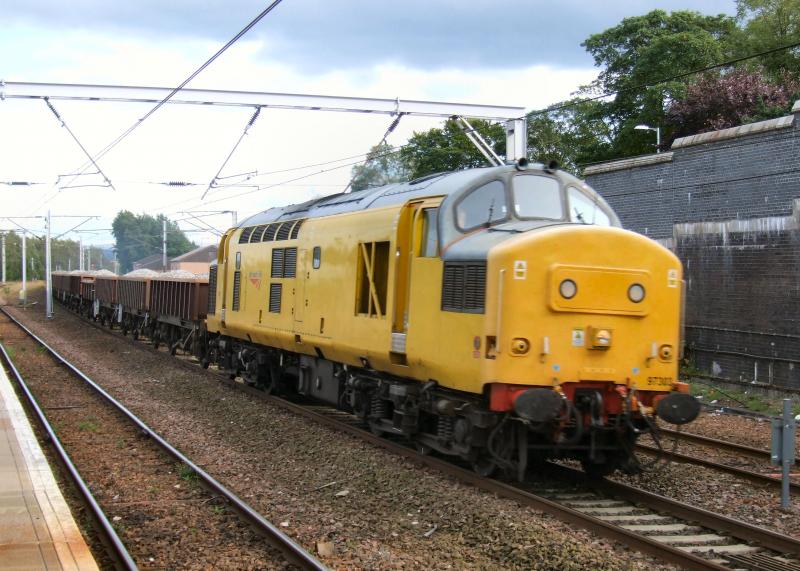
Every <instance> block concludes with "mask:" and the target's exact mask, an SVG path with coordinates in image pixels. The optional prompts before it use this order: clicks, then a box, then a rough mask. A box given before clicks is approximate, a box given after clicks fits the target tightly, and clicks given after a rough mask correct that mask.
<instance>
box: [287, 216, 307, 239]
mask: <svg viewBox="0 0 800 571" xmlns="http://www.w3.org/2000/svg"><path fill="white" fill-rule="evenodd" d="M303 222H304V221H303V220H298V221H297V222H295V224H294V226H293V227H292V235H291V236H289V239H290V240H294V239H295V238H297V235H298V234H300V226H302V225H303Z"/></svg>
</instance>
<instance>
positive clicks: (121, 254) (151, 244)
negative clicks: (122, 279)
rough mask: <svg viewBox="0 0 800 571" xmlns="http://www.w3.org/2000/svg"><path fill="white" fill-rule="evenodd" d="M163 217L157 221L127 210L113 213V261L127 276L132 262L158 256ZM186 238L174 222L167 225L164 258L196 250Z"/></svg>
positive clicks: (160, 215)
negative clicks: (115, 257) (114, 249)
mask: <svg viewBox="0 0 800 571" xmlns="http://www.w3.org/2000/svg"><path fill="white" fill-rule="evenodd" d="M164 220H165V217H164V215H163V214H159V215H158V216H157V217H154V216H150V215H149V214H134V213H133V212H129V211H127V210H122V211H120V212H118V213H117V216H116V217H115V218H114V222H113V223H112V224H111V229H112V234H114V239H115V240H116V247H115V248H116V251H117V257H118V258H119V263H120V270H121V271H122V272H123V273H124V272H128V271H130V270H131V269H132V268H133V262H135V261H137V260H140V259H142V258H146V257H147V256H152V255H153V254H158V253H160V252H161V251H162V247H161V240H162V224H163V221H164ZM196 247H197V246H196V245H195V244H193V243H192V242H191V241H189V239H188V238H187V237H186V235H185V234H184V233H183V232H181V230H180V229H179V228H178V224H177V223H176V222H172V221H170V220H168V221H167V257H168V258H174V257H175V256H180V255H181V254H185V253H186V252H188V251H190V250H192V249H193V248H196Z"/></svg>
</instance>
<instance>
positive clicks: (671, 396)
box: [202, 161, 699, 478]
mask: <svg viewBox="0 0 800 571" xmlns="http://www.w3.org/2000/svg"><path fill="white" fill-rule="evenodd" d="M209 286H210V292H209V312H208V317H207V324H206V326H207V333H206V342H205V344H204V347H205V350H204V354H203V355H202V357H203V359H204V364H206V366H207V365H208V364H209V363H215V364H216V365H217V366H219V367H220V368H221V369H222V370H226V371H228V372H230V374H231V375H241V376H242V377H243V378H244V379H245V380H246V381H247V382H248V383H251V384H253V385H256V386H260V387H262V388H264V389H266V390H279V391H286V392H296V393H300V394H304V395H308V396H310V397H313V398H316V399H320V400H322V401H325V402H328V403H330V404H333V405H335V406H338V407H341V408H344V409H347V410H351V411H353V412H354V413H355V414H357V415H359V416H360V417H362V418H363V419H365V420H366V421H367V422H369V425H370V427H371V428H372V430H373V431H374V432H376V433H382V434H398V435H403V436H406V437H408V438H410V439H412V440H413V441H414V442H415V443H416V445H417V447H418V448H419V449H420V450H421V451H431V450H436V451H438V452H440V453H443V454H448V455H455V456H460V457H462V458H464V459H465V460H467V461H469V462H472V464H473V466H474V467H475V468H476V469H477V470H478V471H480V472H483V473H488V472H491V471H492V470H493V469H495V468H497V467H500V468H503V469H505V470H507V471H510V472H512V473H516V474H517V475H518V476H519V477H520V478H522V477H524V474H525V471H526V469H527V466H528V465H530V464H531V461H532V460H538V459H544V458H548V457H570V458H575V459H578V460H580V461H581V462H583V464H584V467H585V468H586V469H587V471H590V472H593V473H600V474H602V473H607V472H609V471H611V470H613V469H616V468H623V469H632V468H634V467H635V460H634V459H633V457H632V447H633V444H634V442H635V440H636V438H637V436H638V435H639V434H640V433H642V432H645V431H648V430H654V429H655V428H654V423H653V417H654V416H656V415H660V416H661V417H662V418H664V419H665V420H667V421H668V422H671V423H675V424H683V423H686V422H690V421H691V420H693V419H694V418H695V417H696V416H697V414H698V412H699V405H698V403H697V401H696V400H695V399H693V398H692V397H691V396H690V395H688V394H687V393H686V389H687V387H686V385H684V384H682V383H680V382H678V377H677V372H678V363H677V360H678V359H677V358H678V353H679V347H680V342H681V340H680V327H681V308H682V301H681V296H682V276H681V265H680V262H679V261H678V259H677V258H676V257H675V256H674V255H673V254H672V253H671V252H669V251H668V250H667V249H665V248H663V247H661V246H660V245H658V244H657V243H655V242H653V241H652V240H649V239H648V238H646V237H644V236H641V235H639V234H635V233H633V232H629V231H626V230H623V229H622V228H621V227H620V223H619V220H618V218H617V216H616V215H615V214H614V212H613V211H612V210H611V208H610V207H609V206H608V205H607V204H606V202H605V201H604V200H603V199H602V198H601V197H600V196H599V195H598V194H597V193H595V192H594V191H593V190H592V189H590V188H589V187H588V186H587V185H586V184H584V183H583V182H582V181H580V180H579V179H577V178H575V177H573V176H571V175H569V174H567V173H565V172H563V171H559V170H557V169H555V168H551V167H546V166H544V165H534V164H531V165H529V164H526V163H525V161H521V162H520V163H518V164H517V165H509V166H504V167H493V168H484V169H472V170H465V171H460V172H453V173H442V174H435V175H430V176H427V177H423V178H420V179H417V180H413V181H410V182H407V183H402V184H393V185H389V186H384V187H381V188H374V189H369V190H363V191H359V192H351V193H347V194H340V195H336V196H330V197H325V198H321V199H317V200H312V201H309V202H306V203H304V204H299V205H292V206H287V207H283V208H272V209H270V210H267V211H265V212H262V213H260V214H257V215H255V216H253V217H251V218H249V219H247V220H245V221H244V222H243V223H242V224H241V225H240V226H239V227H237V228H232V229H230V230H228V232H226V233H225V235H224V236H223V238H222V241H221V244H220V248H219V254H218V259H217V263H216V265H215V266H212V268H211V274H210V278H209Z"/></svg>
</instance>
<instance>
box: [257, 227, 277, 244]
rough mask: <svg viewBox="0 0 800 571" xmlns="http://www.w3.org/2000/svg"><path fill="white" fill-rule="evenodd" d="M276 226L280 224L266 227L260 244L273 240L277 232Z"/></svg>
mask: <svg viewBox="0 0 800 571" xmlns="http://www.w3.org/2000/svg"><path fill="white" fill-rule="evenodd" d="M278 226H280V224H270V225H269V226H267V229H266V230H265V231H264V236H262V237H261V241H262V242H271V241H272V240H274V239H275V232H277V231H278Z"/></svg>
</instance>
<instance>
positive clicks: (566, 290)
mask: <svg viewBox="0 0 800 571" xmlns="http://www.w3.org/2000/svg"><path fill="white" fill-rule="evenodd" d="M558 292H559V293H560V294H561V297H563V298H564V299H572V298H573V297H575V294H576V293H578V285H577V284H576V283H575V282H574V281H572V280H564V281H562V282H561V285H559V286H558Z"/></svg>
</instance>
